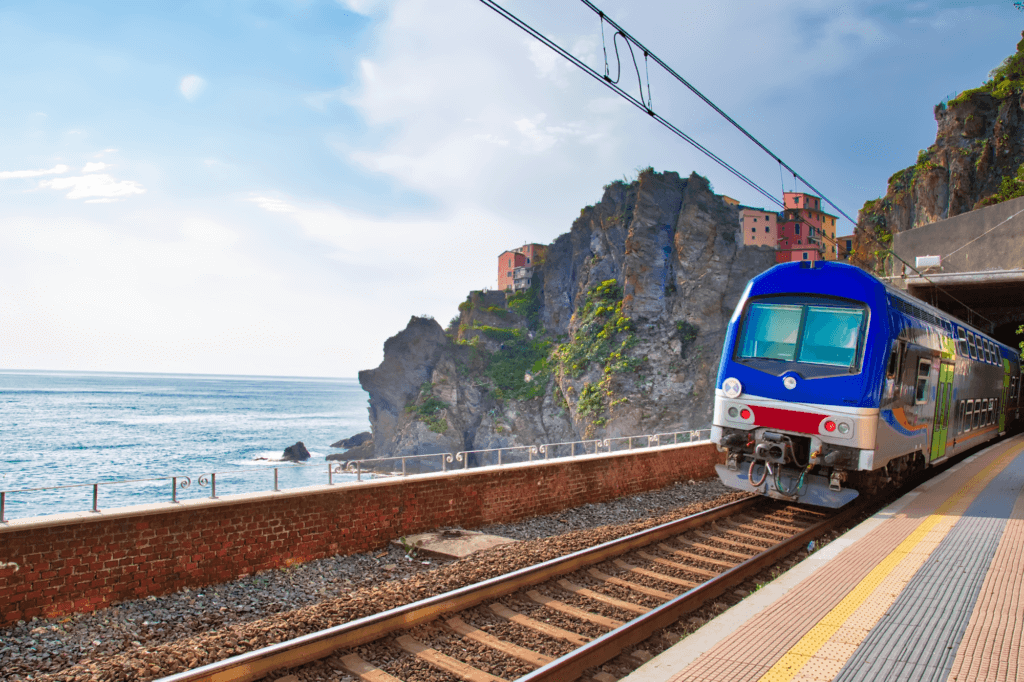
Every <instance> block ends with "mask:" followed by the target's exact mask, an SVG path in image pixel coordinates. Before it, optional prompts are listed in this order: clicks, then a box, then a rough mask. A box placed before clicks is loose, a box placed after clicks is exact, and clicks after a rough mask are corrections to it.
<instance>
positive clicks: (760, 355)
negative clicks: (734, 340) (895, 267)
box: [738, 302, 867, 371]
mask: <svg viewBox="0 0 1024 682" xmlns="http://www.w3.org/2000/svg"><path fill="white" fill-rule="evenodd" d="M866 319H867V311H866V309H865V308H862V307H854V306H850V305H845V306H841V305H813V304H799V303H797V304H791V303H761V302H758V303H751V304H750V307H749V309H748V311H747V318H746V321H745V323H744V327H743V331H742V332H741V339H740V343H739V344H738V345H739V357H740V358H744V359H766V360H783V361H789V362H793V361H796V362H801V363H808V364H812V365H825V366H831V367H842V368H845V369H848V370H851V371H852V370H855V369H857V361H858V358H859V355H860V351H861V350H862V348H863V343H862V341H863V336H864V326H865V325H864V322H865V321H866Z"/></svg>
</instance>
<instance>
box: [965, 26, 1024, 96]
mask: <svg viewBox="0 0 1024 682" xmlns="http://www.w3.org/2000/svg"><path fill="white" fill-rule="evenodd" d="M988 76H989V78H988V80H987V81H985V82H984V83H983V84H982V85H981V86H980V87H977V88H973V89H971V90H964V91H963V92H961V93H960V94H959V95H957V96H956V97H955V98H954V99H951V100H950V101H949V105H948V106H951V107H952V106H956V105H957V104H962V103H964V102H968V101H970V100H971V99H972V98H974V97H975V96H977V95H979V94H988V95H992V96H993V97H995V98H996V99H1006V98H1007V97H1010V96H1011V95H1014V94H1020V92H1021V91H1024V32H1022V33H1021V41H1020V42H1019V43H1017V52H1016V53H1014V54H1012V55H1010V56H1009V57H1007V58H1006V59H1004V60H1003V63H1002V64H1000V65H999V66H998V67H996V68H995V69H993V70H992V71H991V72H990V73H989V75H988Z"/></svg>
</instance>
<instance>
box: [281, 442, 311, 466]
mask: <svg viewBox="0 0 1024 682" xmlns="http://www.w3.org/2000/svg"><path fill="white" fill-rule="evenodd" d="M309 457H310V455H309V450H307V449H306V446H305V445H304V444H303V443H302V441H301V440H300V441H299V442H298V443H296V444H295V445H289V446H288V447H286V448H285V449H284V455H283V456H282V457H281V459H282V460H284V461H285V462H305V461H306V460H307V459H309Z"/></svg>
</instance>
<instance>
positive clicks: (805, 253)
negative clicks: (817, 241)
mask: <svg viewBox="0 0 1024 682" xmlns="http://www.w3.org/2000/svg"><path fill="white" fill-rule="evenodd" d="M804 260H807V252H806V251H804Z"/></svg>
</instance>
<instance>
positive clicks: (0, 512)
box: [0, 490, 7, 523]
mask: <svg viewBox="0 0 1024 682" xmlns="http://www.w3.org/2000/svg"><path fill="white" fill-rule="evenodd" d="M6 503H7V493H6V492H4V491H2V490H0V523H7V518H6V517H5V516H4V505H5V504H6Z"/></svg>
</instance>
